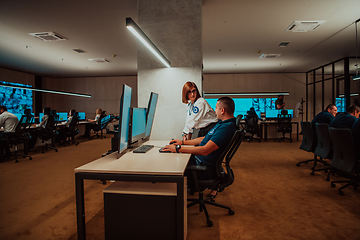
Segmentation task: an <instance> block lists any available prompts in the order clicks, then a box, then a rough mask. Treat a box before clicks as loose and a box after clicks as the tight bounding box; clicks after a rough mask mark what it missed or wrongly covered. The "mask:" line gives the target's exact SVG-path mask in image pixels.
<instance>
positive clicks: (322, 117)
mask: <svg viewBox="0 0 360 240" xmlns="http://www.w3.org/2000/svg"><path fill="white" fill-rule="evenodd" d="M336 113H337V107H336V106H335V104H329V105H328V106H327V107H326V109H325V110H324V111H322V112H320V113H318V114H317V115H316V116H315V117H314V118H313V120H312V121H311V126H312V129H313V130H315V129H316V128H315V124H316V123H327V124H328V125H329V124H330V122H331V121H332V120H333V119H334V118H335V116H336Z"/></svg>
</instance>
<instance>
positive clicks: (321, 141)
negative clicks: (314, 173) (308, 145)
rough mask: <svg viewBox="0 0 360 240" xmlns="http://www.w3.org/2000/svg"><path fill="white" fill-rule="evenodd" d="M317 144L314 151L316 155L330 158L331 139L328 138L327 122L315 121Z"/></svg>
mask: <svg viewBox="0 0 360 240" xmlns="http://www.w3.org/2000/svg"><path fill="white" fill-rule="evenodd" d="M315 126H316V134H317V146H316V149H315V151H314V154H315V155H316V156H319V157H321V158H327V159H331V157H332V141H331V139H330V133H329V125H328V124H327V123H316V125H315Z"/></svg>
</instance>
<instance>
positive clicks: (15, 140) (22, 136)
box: [6, 115, 32, 163]
mask: <svg viewBox="0 0 360 240" xmlns="http://www.w3.org/2000/svg"><path fill="white" fill-rule="evenodd" d="M28 119H29V116H27V115H23V116H21V119H20V121H19V122H18V124H17V125H16V128H15V132H9V133H6V140H7V143H8V144H9V146H10V147H14V148H15V162H16V163H17V162H19V161H18V160H17V157H18V155H20V156H22V157H23V158H26V157H28V158H29V159H30V160H31V159H32V157H31V156H29V155H27V151H26V149H27V142H28V141H29V140H30V135H29V133H28V132H27V131H26V128H27V127H28V126H29V125H30V121H29V120H28ZM21 143H23V144H24V154H20V153H19V152H18V145H19V144H21Z"/></svg>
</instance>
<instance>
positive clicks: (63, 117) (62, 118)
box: [56, 112, 68, 122]
mask: <svg viewBox="0 0 360 240" xmlns="http://www.w3.org/2000/svg"><path fill="white" fill-rule="evenodd" d="M56 114H57V115H58V116H59V122H63V121H67V119H68V113H67V112H57V113H56Z"/></svg>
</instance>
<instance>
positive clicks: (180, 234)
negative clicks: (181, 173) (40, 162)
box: [176, 177, 185, 240]
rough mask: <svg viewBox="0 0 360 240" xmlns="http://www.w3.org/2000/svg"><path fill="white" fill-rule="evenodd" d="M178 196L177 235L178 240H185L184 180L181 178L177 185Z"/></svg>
mask: <svg viewBox="0 0 360 240" xmlns="http://www.w3.org/2000/svg"><path fill="white" fill-rule="evenodd" d="M176 186H177V196H176V209H177V211H176V213H177V214H176V219H177V221H176V222H177V224H176V227H177V229H176V233H177V234H176V235H177V239H178V240H184V217H185V216H184V204H185V203H184V187H185V186H184V178H183V177H181V178H180V179H179V180H178V181H177V183H176Z"/></svg>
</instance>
